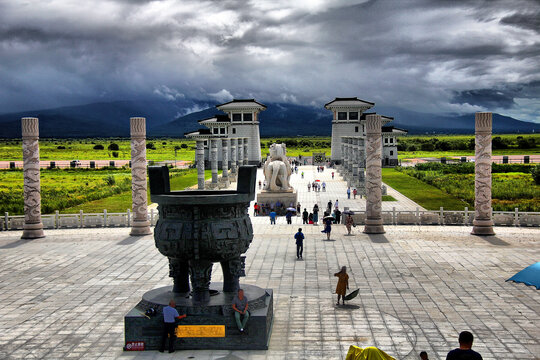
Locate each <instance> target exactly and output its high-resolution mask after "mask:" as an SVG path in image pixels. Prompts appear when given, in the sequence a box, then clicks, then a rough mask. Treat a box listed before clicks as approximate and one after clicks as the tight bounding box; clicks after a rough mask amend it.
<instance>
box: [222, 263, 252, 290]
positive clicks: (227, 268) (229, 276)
mask: <svg viewBox="0 0 540 360" xmlns="http://www.w3.org/2000/svg"><path fill="white" fill-rule="evenodd" d="M245 259H246V258H245V256H239V257H237V258H234V259H231V260H227V261H222V262H221V269H222V270H223V292H236V291H237V290H238V289H239V288H240V281H239V278H240V276H246V273H245V271H244V267H245V264H244V261H245Z"/></svg>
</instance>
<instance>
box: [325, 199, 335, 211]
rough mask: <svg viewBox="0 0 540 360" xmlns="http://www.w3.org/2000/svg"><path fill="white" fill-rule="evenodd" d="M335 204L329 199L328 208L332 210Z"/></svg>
mask: <svg viewBox="0 0 540 360" xmlns="http://www.w3.org/2000/svg"><path fill="white" fill-rule="evenodd" d="M333 205H334V204H332V200H328V204H327V207H328V210H332V206H333Z"/></svg>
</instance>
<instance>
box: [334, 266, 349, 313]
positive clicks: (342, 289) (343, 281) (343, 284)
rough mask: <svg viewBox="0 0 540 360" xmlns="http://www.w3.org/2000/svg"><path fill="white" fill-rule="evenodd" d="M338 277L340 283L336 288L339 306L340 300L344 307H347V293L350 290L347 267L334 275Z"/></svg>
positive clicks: (343, 267)
mask: <svg viewBox="0 0 540 360" xmlns="http://www.w3.org/2000/svg"><path fill="white" fill-rule="evenodd" d="M334 276H337V278H338V283H337V286H336V294H337V304H336V305H339V299H340V298H341V299H342V302H343V305H345V293H346V292H347V290H348V289H349V275H347V267H346V266H342V267H341V270H340V271H339V272H337V273H335V274H334Z"/></svg>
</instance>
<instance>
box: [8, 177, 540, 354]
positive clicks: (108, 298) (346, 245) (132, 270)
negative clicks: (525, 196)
mask: <svg viewBox="0 0 540 360" xmlns="http://www.w3.org/2000/svg"><path fill="white" fill-rule="evenodd" d="M304 171H305V172H306V179H304V180H301V179H298V178H299V177H300V175H298V178H296V180H294V181H298V182H302V181H303V182H305V183H307V181H308V180H309V178H308V172H307V168H306V169H304ZM323 174H325V175H326V174H328V176H329V171H328V170H326V171H325V173H323ZM317 175H318V174H317V173H316V172H313V171H311V172H310V173H309V176H317ZM295 176H296V175H295ZM327 183H329V181H327ZM295 186H296V185H295ZM344 189H346V187H345V184H344V183H343V182H341V181H340V180H339V179H337V178H336V179H335V183H334V184H331V185H329V189H328V192H327V194H325V193H323V192H321V193H316V194H314V193H313V192H311V193H307V188H305V189H300V193H299V201H300V202H305V204H306V205H307V204H312V203H313V202H314V199H313V197H315V200H317V201H318V198H317V197H318V196H319V197H320V202H319V205H321V204H325V203H326V202H327V201H328V199H325V196H328V197H329V198H330V197H331V198H333V201H335V198H334V195H337V196H338V198H339V199H340V202H341V201H342V199H344V198H345V195H344V193H343V191H344ZM334 191H335V194H333V193H332V192H334ZM340 193H341V194H342V195H341V196H340V195H339V194H340ZM352 201H353V200H350V202H352ZM348 202H349V201H347V203H348ZM347 203H346V202H345V201H344V203H342V206H341V207H343V206H350V207H351V208H360V206H361V204H362V202H361V201H359V200H358V204H359V205H357V204H356V203H353V204H351V205H347ZM364 204H365V203H364ZM352 205H355V206H352ZM251 212H252V209H250V213H251ZM295 221H299V218H295ZM253 223H254V232H255V237H254V240H253V243H252V245H251V247H250V249H249V251H248V252H247V254H246V255H247V259H246V273H247V277H245V278H243V279H242V282H245V283H248V284H256V285H258V286H260V287H263V288H264V287H267V288H273V289H274V296H275V298H274V301H275V320H274V326H273V332H272V337H271V340H270V345H269V350H268V351H235V352H230V351H179V352H176V353H174V354H161V353H158V352H155V351H149V352H143V353H129V352H123V351H122V346H123V340H124V334H123V332H124V330H123V329H124V323H123V317H124V315H125V313H126V312H128V311H129V310H130V309H131V308H132V307H133V306H134V305H135V304H137V303H138V301H139V300H140V298H141V295H142V294H143V293H144V292H146V291H148V290H150V289H153V288H156V287H159V286H163V285H168V284H170V283H171V281H170V279H169V277H168V264H167V260H166V258H165V257H163V256H162V255H161V254H159V253H158V251H157V250H156V248H155V246H154V241H153V237H152V236H151V235H149V236H145V237H130V236H129V231H130V229H128V228H119V229H81V230H79V229H74V230H48V231H46V235H47V237H46V238H42V239H37V240H20V236H21V233H22V232H20V231H12V232H0V263H1V264H2V265H1V266H0V279H1V281H0V304H2V306H0V358H1V359H4V358H6V359H19V358H20V359H22V358H24V359H34V358H35V359H39V358H42V359H57V358H81V359H113V358H135V357H137V358H154V357H155V358H159V359H162V358H163V359H167V358H171V359H172V358H178V359H231V360H234V359H311V358H313V359H318V358H320V359H343V358H344V356H345V354H346V352H347V349H348V347H349V345H351V344H355V345H359V346H369V345H374V346H377V347H379V348H381V349H383V350H385V351H386V352H388V353H389V354H390V355H392V356H394V357H395V358H396V359H417V358H418V357H417V354H418V353H419V352H420V351H422V350H425V351H427V352H428V353H429V357H430V359H444V358H445V356H446V353H447V352H448V351H449V350H450V349H452V348H454V347H457V335H458V333H459V332H460V331H462V330H471V331H472V332H473V333H474V335H475V336H476V339H475V344H474V347H473V348H474V349H476V350H477V351H479V352H480V353H481V354H482V355H483V357H484V359H538V358H539V357H538V356H539V355H538V354H540V332H539V331H538V329H539V328H540V292H538V291H537V290H536V289H535V288H532V287H527V286H525V285H524V284H515V283H507V282H505V279H507V278H509V277H511V276H512V275H514V274H515V273H516V272H518V271H519V270H521V269H523V268H524V267H526V266H529V265H531V264H532V263H534V262H536V261H538V257H539V253H540V251H539V250H540V242H539V240H540V231H539V230H538V229H532V228H514V227H510V228H501V227H498V228H495V231H496V232H497V236H495V237H486V238H482V237H476V236H472V235H470V234H469V233H470V231H471V228H470V227H442V226H433V227H428V226H424V227H418V226H386V227H385V228H386V231H387V233H386V234H384V235H372V236H368V235H365V234H362V233H361V228H359V227H357V228H355V229H354V236H346V235H345V233H346V231H345V228H344V227H343V226H334V227H333V232H332V237H331V239H332V241H325V240H323V238H325V235H324V234H322V233H321V232H320V231H321V230H322V226H313V225H310V226H305V227H304V228H305V234H306V240H305V244H304V260H303V261H297V260H296V247H295V244H294V240H293V237H292V236H293V234H294V233H295V231H296V230H297V227H298V225H297V224H293V225H286V224H285V220H284V219H281V218H280V219H279V220H278V224H277V225H269V221H268V218H264V217H258V218H254V219H253ZM342 265H346V266H347V267H348V268H349V275H350V288H351V290H353V289H356V288H359V289H360V295H359V297H358V298H356V299H354V300H353V301H351V302H350V304H348V305H346V306H345V307H342V306H340V307H337V306H335V301H336V297H335V295H333V294H332V293H333V290H334V289H335V286H336V281H337V278H335V277H334V276H333V273H335V272H337V271H338V270H339V268H340V266H342ZM217 270H219V269H218V265H216V266H215V267H214V276H213V280H214V281H221V280H222V279H221V271H217Z"/></svg>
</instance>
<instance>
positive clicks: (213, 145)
mask: <svg viewBox="0 0 540 360" xmlns="http://www.w3.org/2000/svg"><path fill="white" fill-rule="evenodd" d="M208 141H209V142H210V144H209V145H210V146H209V148H210V168H211V169H212V183H211V185H210V186H211V187H212V189H217V187H218V141H219V139H210V140H208Z"/></svg>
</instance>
